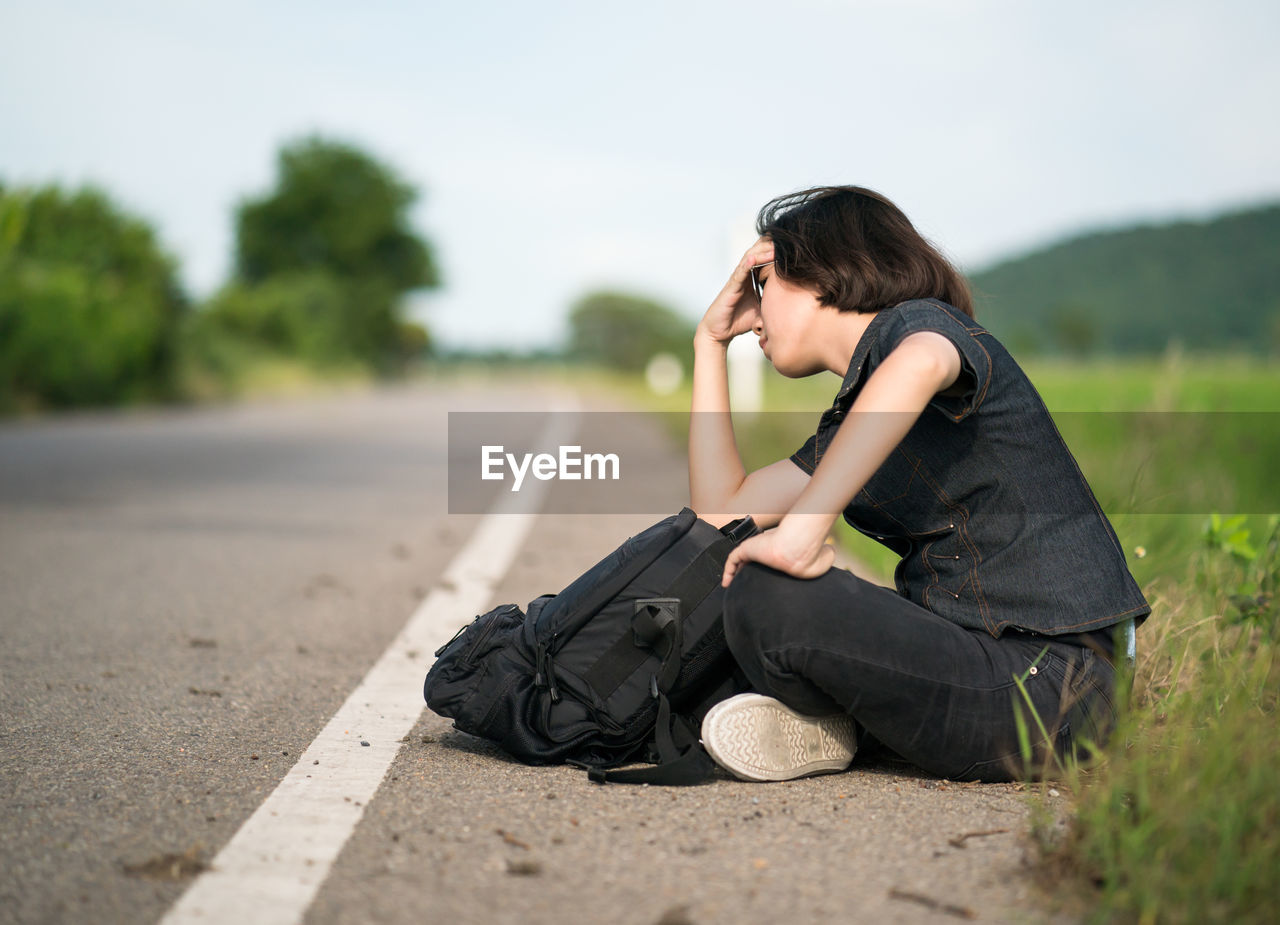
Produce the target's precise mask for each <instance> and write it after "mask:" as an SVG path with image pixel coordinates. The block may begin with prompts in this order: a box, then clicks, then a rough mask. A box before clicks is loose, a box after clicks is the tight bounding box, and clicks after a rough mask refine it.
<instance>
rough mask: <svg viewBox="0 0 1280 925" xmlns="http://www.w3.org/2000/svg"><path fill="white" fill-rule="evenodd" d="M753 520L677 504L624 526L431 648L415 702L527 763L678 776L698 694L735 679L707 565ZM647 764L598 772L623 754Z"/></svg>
mask: <svg viewBox="0 0 1280 925" xmlns="http://www.w3.org/2000/svg"><path fill="white" fill-rule="evenodd" d="M755 532H756V525H755V523H754V521H752V520H751V518H750V517H744V518H742V519H741V520H737V521H734V522H733V523H731V524H728V525H726V526H724V527H723V528H720V529H717V528H715V527H714V526H712V525H711V524H709V523H707V522H706V521H704V520H699V519H698V517H697V515H696V514H695V513H694V512H693V511H692V510H690V509H689V508H685V509H683V510H682V511H680V513H679V514H676V515H673V516H671V517H668V518H666V519H665V520H663V521H661V522H659V523H657V524H655V525H653V526H652V527H650V528H648V529H647V530H644V531H643V532H641V533H638V534H636V535H635V536H633V537H631V538H630V539H628V540H627V541H626V542H624V543H623V544H622V545H621V546H619V547H618V548H617V549H616V550H615V551H614V552H612V553H611V554H610V555H608V556H606V557H605V558H604V559H602V560H601V561H600V562H598V563H597V564H596V565H595V566H593V567H592V568H590V569H588V570H587V571H586V572H585V573H584V574H583V575H582V576H581V577H580V578H578V579H577V580H576V581H574V582H573V583H572V584H570V585H569V586H568V587H567V588H565V589H564V590H563V591H562V592H560V593H559V594H544V595H543V596H541V597H539V598H537V599H535V600H534V601H532V602H531V603H530V604H529V607H528V612H527V613H525V612H524V611H522V610H521V609H520V608H519V607H517V606H516V605H515V604H505V605H503V606H501V607H497V608H495V609H493V610H491V611H489V612H488V613H486V614H482V615H481V616H478V617H476V618H475V620H474V621H473V622H471V623H470V624H469V625H467V626H465V627H463V628H462V629H461V630H459V631H458V633H457V634H456V635H455V636H454V637H453V639H451V640H450V641H449V642H447V643H445V645H443V646H441V647H440V649H438V650H437V651H436V662H435V664H434V665H432V666H431V670H430V671H429V672H428V673H427V680H426V683H425V685H424V687H423V692H424V694H425V696H426V700H427V705H428V706H429V707H430V708H431V709H432V710H434V711H435V712H436V713H439V714H440V715H441V716H447V717H450V718H451V719H453V720H454V726H455V728H457V729H460V730H462V731H463V732H467V733H470V734H472V735H476V736H480V737H482V738H485V739H489V740H491V741H493V742H496V743H497V744H498V745H500V746H502V748H503V749H504V750H505V751H506V752H508V753H509V754H511V755H513V756H514V757H516V758H519V759H520V760H521V761H525V762H528V763H530V764H548V763H555V762H567V763H570V764H576V765H578V766H580V767H583V768H586V769H587V770H588V771H589V772H590V776H591V779H592V780H594V781H597V782H601V783H603V782H605V781H617V782H622V783H662V784H691V783H697V782H699V781H702V780H705V779H706V777H707V776H708V775H709V774H710V772H711V769H712V767H713V765H712V762H711V759H710V758H709V757H708V756H707V755H706V753H705V752H704V751H703V750H702V747H701V746H700V745H699V744H698V726H699V724H700V723H701V720H702V716H703V714H705V713H706V711H707V710H708V709H710V707H711V706H712V705H713V704H715V703H716V702H718V701H719V700H722V699H724V698H725V697H729V696H732V695H733V694H734V693H737V692H739V691H740V690H744V689H746V683H745V681H744V680H743V678H742V675H741V674H740V673H739V672H738V671H737V666H736V664H735V663H734V661H733V657H732V656H731V655H730V654H729V648H728V646H727V644H726V643H725V637H724V621H723V618H722V612H721V608H722V603H723V600H724V590H723V589H722V588H721V587H720V576H721V573H722V572H723V570H724V563H725V559H726V557H727V556H728V555H729V551H730V550H731V549H732V548H733V547H734V546H736V545H737V544H738V543H740V542H742V540H744V539H746V538H747V537H748V536H751V535H752V534H754V533H755ZM642 760H643V761H649V762H651V763H656V764H657V765H658V767H656V768H645V769H633V770H625V771H610V770H608V769H610V768H615V767H617V766H618V765H620V764H625V763H628V762H634V761H642Z"/></svg>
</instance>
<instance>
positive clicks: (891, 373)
mask: <svg viewBox="0 0 1280 925" xmlns="http://www.w3.org/2000/svg"><path fill="white" fill-rule="evenodd" d="M959 375H960V354H959V353H958V352H957V350H956V348H955V347H954V346H953V345H952V344H951V342H950V341H948V340H947V339H946V338H945V337H943V336H942V335H941V334H935V333H934V332H932V331H921V332H918V333H916V334H912V335H910V336H909V337H907V338H904V339H903V341H902V343H900V344H899V345H898V346H897V347H896V348H895V349H894V350H893V351H892V352H891V353H890V354H889V355H888V356H887V357H885V359H884V362H882V363H881V364H880V366H879V367H877V369H876V371H875V372H874V373H872V374H871V377H870V378H869V379H868V380H867V384H866V385H865V386H863V389H862V392H861V393H860V394H859V395H858V399H857V401H855V402H854V403H853V407H852V408H851V409H850V412H849V415H848V416H847V417H846V418H845V420H844V422H843V423H842V424H841V425H840V428H839V430H837V431H836V435H835V437H834V438H833V439H832V441H831V446H830V447H828V449H827V451H826V453H825V454H824V455H823V457H822V460H821V462H819V463H818V468H817V469H816V470H815V471H814V473H813V476H812V477H811V478H810V479H809V480H808V484H807V485H806V486H805V488H804V489H803V490H802V491H801V492H800V494H799V496H798V497H797V498H796V500H795V503H794V504H793V505H792V506H791V508H790V509H789V511H788V513H787V515H786V516H785V517H783V518H782V520H781V522H780V523H779V524H778V528H777V529H776V530H771V531H769V532H768V533H763V534H760V535H758V536H754V537H752V538H751V539H749V540H747V541H745V542H743V543H742V544H740V545H739V546H738V547H736V548H735V549H734V550H733V552H731V553H730V554H729V559H728V561H727V562H726V563H725V568H724V576H723V579H722V583H723V584H724V585H728V584H729V582H730V581H732V580H733V576H734V575H735V574H736V573H737V571H738V569H740V568H741V567H742V566H743V564H745V563H746V562H750V561H755V562H760V563H761V564H763V565H768V566H770V567H772V568H776V569H778V570H780V571H783V572H786V573H787V574H789V575H794V576H795V577H797V578H817V577H818V576H819V575H821V574H823V573H824V572H826V571H827V569H829V568H830V567H831V563H832V562H833V561H834V559H835V552H834V550H832V549H830V548H829V547H828V546H827V545H826V539H827V535H828V533H829V532H830V530H831V525H832V524H833V523H834V522H835V519H836V517H838V516H839V515H840V512H841V511H843V510H844V509H845V507H846V506H847V505H848V504H849V502H850V501H852V500H853V497H854V495H856V494H857V493H858V492H859V491H861V490H862V486H864V485H865V484H866V483H867V481H868V480H869V479H870V478H871V476H872V475H874V474H875V472H876V470H877V469H879V468H880V466H881V465H882V464H883V463H884V461H885V460H886V459H888V458H889V454H890V453H892V452H893V450H894V448H895V447H896V446H897V445H898V444H899V443H901V442H902V438H903V437H905V436H906V435H907V431H909V430H910V429H911V426H912V425H913V424H915V422H916V419H917V418H919V417H920V413H921V412H922V411H924V409H925V407H926V406H927V405H928V404H929V401H930V400H931V399H932V398H933V396H934V395H936V394H937V393H938V392H941V391H944V390H946V389H948V388H950V387H951V385H952V384H954V383H955V381H956V379H957V378H958V377H959Z"/></svg>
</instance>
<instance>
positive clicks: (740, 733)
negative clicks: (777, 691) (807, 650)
mask: <svg viewBox="0 0 1280 925" xmlns="http://www.w3.org/2000/svg"><path fill="white" fill-rule="evenodd" d="M702 744H703V746H704V747H705V748H706V750H707V753H708V754H710V755H711V757H712V758H714V759H715V761H716V763H717V764H719V765H720V766H721V767H722V768H724V769H725V770H726V771H728V772H729V773H731V774H733V775H734V776H735V777H739V778H741V779H742V780H753V781H776V780H792V779H794V778H797V777H808V776H810V775H812V774H830V773H833V772H835V771H843V770H844V769H845V768H847V767H848V766H849V763H850V762H851V761H853V754H854V751H855V748H856V746H855V733H854V724H853V718H852V717H850V716H847V715H845V714H837V715H834V716H805V715H803V714H801V713H797V712H796V711H795V710H792V709H791V708H789V707H787V706H785V705H784V704H782V703H781V702H779V701H778V700H775V699H774V698H772V697H766V696H764V695H763V694H739V695H737V696H736V697H730V698H729V699H728V700H724V701H721V702H720V703H718V704H716V705H715V706H714V707H712V708H711V710H710V711H708V713H707V715H706V718H705V719H703V721H702Z"/></svg>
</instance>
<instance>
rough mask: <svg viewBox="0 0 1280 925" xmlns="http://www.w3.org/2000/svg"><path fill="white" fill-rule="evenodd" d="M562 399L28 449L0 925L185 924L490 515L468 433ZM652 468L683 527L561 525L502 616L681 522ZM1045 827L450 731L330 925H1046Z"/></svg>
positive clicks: (526, 559)
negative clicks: (971, 921)
mask: <svg viewBox="0 0 1280 925" xmlns="http://www.w3.org/2000/svg"><path fill="white" fill-rule="evenodd" d="M547 400H548V397H547V396H546V395H540V394H539V393H537V392H536V391H531V390H529V389H514V390H512V389H509V388H508V389H505V390H504V389H501V388H499V387H497V386H489V387H476V386H472V387H469V388H467V389H465V390H459V389H456V388H453V387H444V386H429V385H424V386H419V387H415V388H411V389H409V388H406V389H399V390H394V391H378V392H369V393H361V394H355V395H347V396H343V397H336V398H326V399H312V400H307V401H301V400H299V401H293V402H279V403H272V404H260V405H253V406H242V407H230V408H220V409H204V410H199V411H185V412H146V413H138V414H123V415H122V414H104V415H85V416H74V417H68V418H59V419H51V420H44V421H38V422H34V423H18V424H12V423H11V424H6V425H3V426H0V819H2V822H0V921H14V922H23V923H34V922H66V921H76V922H111V923H134V922H155V921H158V920H159V919H160V918H161V917H162V916H163V915H164V914H165V912H166V910H168V909H169V908H170V907H171V906H172V904H173V903H174V902H175V901H176V900H177V899H178V897H179V896H180V895H181V894H182V893H183V891H184V890H185V889H186V888H187V887H188V886H189V885H190V884H191V882H192V879H193V877H194V876H195V874H196V872H197V871H198V869H199V867H200V866H201V865H203V864H207V863H209V862H210V861H211V860H212V859H213V858H214V857H215V855H216V854H217V852H218V851H219V850H220V849H221V848H222V847H223V846H224V845H225V844H226V843H227V841H228V840H229V839H230V838H231V837H232V835H233V834H234V833H235V832H236V831H237V830H238V829H239V828H240V826H241V825H242V823H244V821H245V820H246V819H247V818H248V817H249V816H250V815H251V814H252V813H253V812H254V810H255V809H256V808H257V807H258V806H259V805H260V804H261V803H262V802H263V800H264V799H265V798H266V797H267V795H268V794H270V793H271V792H272V790H273V789H274V788H275V786H276V784H277V783H279V781H280V780H281V778H282V777H283V776H284V775H285V773H286V772H287V771H288V770H289V769H290V768H291V767H292V766H293V765H294V763H295V761H296V760H297V757H298V756H299V755H300V754H301V752H302V751H303V750H304V749H306V748H307V746H308V744H309V743H310V742H311V741H312V739H313V738H314V737H315V736H316V734H317V732H318V731H319V730H320V729H321V728H322V727H323V726H324V725H325V723H326V722H327V721H328V719H329V718H330V717H331V716H332V715H333V714H334V712H335V711H336V710H337V709H338V707H339V706H340V705H341V704H342V703H343V701H344V700H345V698H346V697H347V696H348V694H349V693H350V692H351V691H352V690H353V689H354V688H355V687H356V685H357V684H358V683H359V682H360V680H361V678H362V677H364V675H365V673H366V672H367V671H368V670H369V668H370V666H371V665H373V664H374V663H375V662H376V661H377V660H378V658H379V656H380V655H381V654H382V652H383V651H384V650H385V649H386V648H387V646H388V644H389V643H390V642H391V640H392V639H393V637H395V635H396V633H397V632H398V631H399V630H400V628H401V626H402V625H403V624H404V623H405V621H406V619H407V617H408V616H409V615H410V613H412V612H413V610H414V609H415V608H416V607H417V605H418V603H419V601H420V600H421V599H422V598H423V597H424V596H425V595H427V594H428V593H429V591H430V590H431V588H432V587H433V586H434V584H435V583H436V582H437V581H438V579H439V577H440V575H441V573H442V572H443V571H444V569H445V568H446V567H447V566H448V564H449V562H450V561H451V559H452V558H453V556H454V554H455V553H456V551H457V550H458V548H459V547H460V546H461V545H462V544H463V543H465V541H466V539H467V538H468V537H469V536H470V534H471V532H472V531H473V530H474V529H475V528H476V526H477V524H478V523H479V522H480V519H481V516H482V515H476V514H452V515H451V514H449V513H448V499H447V497H446V486H447V478H446V474H447V464H448V453H447V450H448V446H447V426H446V423H447V412H448V411H457V410H462V409H475V410H480V409H488V410H499V409H501V410H507V411H510V410H520V409H530V410H532V409H537V408H540V407H545V405H546V402H547ZM646 445H647V446H649V447H650V448H651V449H653V455H652V456H651V458H648V459H646V460H645V462H644V471H645V472H646V473H647V478H646V480H645V481H644V485H645V486H647V488H641V489H637V490H639V491H647V492H650V494H648V495H645V496H644V498H643V502H641V503H638V504H637V509H642V508H646V507H649V508H651V510H652V511H656V512H659V513H658V514H657V515H656V516H654V515H652V514H646V513H633V514H627V515H618V516H613V517H605V516H600V515H583V514H568V513H547V514H543V515H541V516H540V517H539V519H538V521H537V525H536V527H535V529H534V530H533V532H532V533H531V534H530V536H529V539H528V540H527V541H526V542H525V543H524V545H523V547H522V548H521V551H520V552H519V554H518V555H517V557H516V560H515V562H514V564H513V565H512V567H511V568H510V569H509V570H508V571H507V573H506V575H505V577H504V578H503V579H502V581H501V582H500V583H499V585H498V587H497V588H496V589H495V594H494V602H495V603H497V602H501V601H508V600H509V601H516V602H519V603H522V604H523V603H524V602H526V601H528V600H529V599H530V598H532V597H534V596H536V595H537V594H539V593H542V592H544V591H554V590H557V589H558V588H559V587H562V586H563V585H564V584H566V583H567V582H568V581H569V580H570V579H572V578H573V577H575V576H576V575H577V574H579V573H580V572H581V571H582V570H583V569H585V568H586V567H587V566H589V565H591V564H592V563H593V562H594V561H595V560H596V559H598V558H599V557H600V556H601V555H603V554H604V553H605V552H607V551H608V550H610V549H612V548H613V547H614V546H616V545H617V544H618V543H619V542H620V541H621V540H623V539H624V538H625V537H626V536H628V535H630V534H631V533H634V532H636V531H637V530H639V529H641V528H643V527H644V526H647V525H648V524H649V523H650V522H652V521H653V520H656V519H658V516H661V513H666V512H670V511H674V510H675V509H677V508H678V507H679V506H680V504H681V502H682V500H683V493H684V481H683V480H684V472H683V467H682V463H681V461H680V459H679V458H678V455H677V454H676V453H675V452H674V451H673V450H671V449H670V447H666V446H664V445H663V444H662V441H661V438H660V435H655V436H654V438H653V439H652V440H650V441H648V442H647V443H646ZM654 448H657V449H654ZM547 507H548V508H549V509H551V510H553V511H555V510H563V509H564V504H562V503H559V502H557V500H556V495H555V491H554V490H553V493H552V496H551V498H550V499H549V502H548V504H547ZM471 616H472V614H470V613H460V614H458V622H459V624H461V623H462V622H464V621H466V620H467V619H469V618H470V617H471ZM404 696H405V697H406V698H409V699H411V700H414V699H420V697H421V691H420V688H415V689H410V690H406V691H405V693H404ZM1027 824H1028V803H1027V799H1026V795H1025V794H1024V793H1022V792H1021V791H1020V788H1018V787H1016V786H1006V785H957V784H951V783H947V782H942V781H937V780H934V779H932V778H928V777H925V776H922V775H921V774H920V773H919V772H916V771H914V770H913V769H911V768H909V767H907V766H905V765H902V764H899V763H895V762H894V761H892V760H890V759H887V758H885V757H883V756H881V757H878V758H876V757H872V758H870V759H865V758H864V759H861V760H859V761H857V762H855V765H854V767H853V768H852V769H851V770H850V771H849V772H847V773H845V774H840V775H832V776H828V777H823V778H815V779H810V780H805V781H796V782H790V783H785V784H776V785H751V784H746V783H741V782H737V781H733V780H730V779H728V778H727V777H726V778H721V779H717V780H715V781H713V782H712V783H710V784H707V785H703V786H700V787H695V788H688V789H662V788H648V787H643V788H627V787H621V786H610V787H598V786H595V785H591V784H589V783H588V782H587V781H586V780H585V778H584V777H583V775H582V774H581V773H580V772H577V771H574V770H572V769H569V768H528V767H524V766H521V765H519V764H516V763H513V762H511V761H509V760H507V759H506V758H505V757H504V756H502V755H501V754H500V753H498V752H497V751H495V750H494V749H493V748H491V747H489V746H488V745H487V744H485V743H483V742H480V741H478V740H475V739H472V738H470V737H468V736H465V735H463V734H461V733H457V732H454V731H452V730H451V728H450V724H449V723H448V721H446V720H443V719H441V718H439V717H436V716H435V715H433V714H430V713H426V712H424V714H423V716H422V718H421V720H420V721H419V722H418V724H417V726H416V728H415V729H414V730H413V732H412V733H411V734H410V735H409V736H408V737H407V738H406V741H405V742H404V743H403V745H402V746H401V748H400V751H399V753H398V755H397V757H396V758H395V760H394V762H393V764H392V765H391V767H390V770H389V771H388V772H387V776H386V778H385V779H384V780H383V783H382V786H381V788H380V789H379V790H378V793H377V795H376V797H375V798H374V799H373V800H372V802H371V803H370V804H369V805H368V806H367V807H366V808H365V813H364V817H363V819H362V821H361V822H360V824H359V826H358V827H357V828H356V830H355V832H354V834H353V835H352V836H351V838H350V839H349V840H348V841H347V842H346V844H345V847H344V848H343V850H342V853H341V854H340V856H339V858H338V861H337V863H336V865H335V867H334V869H333V871H332V873H331V874H330V876H329V877H328V879H327V880H326V881H325V883H324V885H323V886H322V888H321V889H320V891H319V893H318V895H317V896H316V897H315V900H314V902H313V903H312V904H311V905H310V907H309V909H308V910H307V912H306V914H305V917H306V921H308V922H312V923H317V925H318V923H331V922H365V921H370V922H387V923H400V922H405V923H408V922H415V923H416V922H423V921H440V922H511V923H516V922H520V923H523V922H534V923H539V922H563V921H566V920H568V921H583V922H610V923H611V922H635V923H658V922H662V923H666V925H679V923H686V922H691V923H704V922H705V923H711V922H775V921H779V920H787V921H790V922H794V923H801V922H827V921H856V922H862V921H866V922H884V921H903V922H915V921H954V920H955V919H957V918H960V917H970V918H977V919H980V920H987V921H1027V920H1039V919H1043V918H1044V917H1045V916H1044V914H1043V912H1042V911H1040V910H1041V909H1042V907H1043V906H1044V900H1043V898H1042V897H1040V896H1039V894H1038V893H1037V891H1036V889H1035V886H1034V880H1035V876H1034V874H1033V872H1032V869H1031V868H1029V867H1028V866H1027V864H1026V862H1025V856H1026V855H1027V854H1028V847H1027V843H1026V840H1025V832H1026V828H1027ZM237 925H246V923H237Z"/></svg>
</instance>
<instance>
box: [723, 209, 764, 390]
mask: <svg viewBox="0 0 1280 925" xmlns="http://www.w3.org/2000/svg"><path fill="white" fill-rule="evenodd" d="M756 237H757V235H756V233H755V223H754V216H752V217H748V218H746V219H744V220H740V221H737V222H734V223H733V225H732V226H731V227H730V228H729V231H728V235H727V238H728V244H729V259H728V260H726V261H725V266H729V267H732V266H733V265H734V264H736V263H737V262H738V261H739V260H741V259H742V255H743V253H745V252H746V250H747V248H748V247H750V246H751V245H752V243H754V242H755V240H756ZM727 359H728V364H729V407H730V408H731V409H732V410H733V411H734V412H735V413H743V414H755V413H756V412H758V411H762V410H764V354H763V353H762V352H761V351H760V347H759V345H758V344H757V343H756V336H755V335H754V334H744V335H740V336H738V337H735V338H734V339H733V341H732V342H731V343H730V344H729V353H728V358H727Z"/></svg>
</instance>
